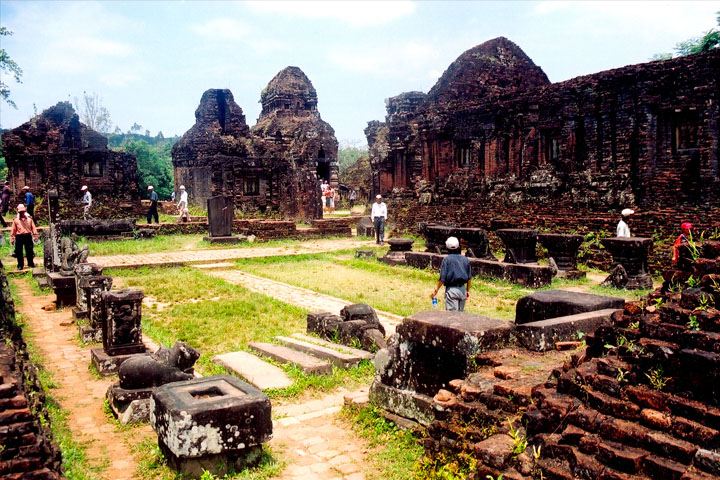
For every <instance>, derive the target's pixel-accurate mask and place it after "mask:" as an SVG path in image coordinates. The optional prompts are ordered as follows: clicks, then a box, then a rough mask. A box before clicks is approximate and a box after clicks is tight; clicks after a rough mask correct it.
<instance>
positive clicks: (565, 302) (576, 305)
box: [515, 290, 625, 325]
mask: <svg viewBox="0 0 720 480" xmlns="http://www.w3.org/2000/svg"><path fill="white" fill-rule="evenodd" d="M624 306H625V299H623V298H620V297H606V296H604V295H593V294H591V293H581V292H569V291H567V290H541V291H539V292H535V293H532V294H530V295H528V296H526V297H523V298H521V299H520V300H518V302H517V305H516V307H515V324H516V325H520V324H523V323H530V322H537V321H540V320H547V319H548V318H556V317H565V316H567V315H575V314H577V313H585V312H594V311H597V310H605V309H614V310H618V309H620V310H622V308H623V307H624Z"/></svg>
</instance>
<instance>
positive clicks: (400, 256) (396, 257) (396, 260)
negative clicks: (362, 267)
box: [378, 250, 407, 266]
mask: <svg viewBox="0 0 720 480" xmlns="http://www.w3.org/2000/svg"><path fill="white" fill-rule="evenodd" d="M406 253H407V252H399V251H393V250H390V251H389V252H387V253H386V254H385V255H383V256H382V257H380V258H379V259H378V260H380V261H381V262H383V263H386V264H388V265H391V266H395V265H407V260H405V254H406Z"/></svg>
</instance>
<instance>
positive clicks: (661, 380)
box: [645, 365, 670, 390]
mask: <svg viewBox="0 0 720 480" xmlns="http://www.w3.org/2000/svg"><path fill="white" fill-rule="evenodd" d="M645 376H646V377H647V378H648V380H650V385H652V387H653V388H654V389H655V390H662V389H663V388H665V385H667V382H668V381H669V380H670V379H669V378H668V377H663V368H662V366H661V365H658V366H657V368H653V369H652V370H650V373H646V374H645Z"/></svg>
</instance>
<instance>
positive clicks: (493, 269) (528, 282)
mask: <svg viewBox="0 0 720 480" xmlns="http://www.w3.org/2000/svg"><path fill="white" fill-rule="evenodd" d="M470 266H471V267H472V271H473V276H485V277H492V278H498V279H500V280H505V281H507V282H510V283H515V284H517V285H523V286H525V287H530V288H542V287H546V286H548V285H550V284H551V283H552V278H553V271H552V268H550V267H548V266H544V265H543V266H541V265H534V264H513V263H505V262H497V261H493V260H484V259H478V258H471V259H470Z"/></svg>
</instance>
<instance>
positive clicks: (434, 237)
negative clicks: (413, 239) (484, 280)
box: [418, 223, 494, 259]
mask: <svg viewBox="0 0 720 480" xmlns="http://www.w3.org/2000/svg"><path fill="white" fill-rule="evenodd" d="M418 230H419V232H420V234H421V235H422V236H423V237H425V248H426V251H427V252H432V253H438V254H446V253H448V250H447V248H446V247H445V241H446V240H447V239H448V237H456V238H457V239H458V240H460V241H461V244H464V245H465V246H466V248H467V251H466V255H467V256H468V257H474V258H487V259H494V258H493V257H492V254H491V253H490V242H489V240H488V238H487V233H485V230H483V229H482V228H474V227H456V226H453V225H439V224H433V223H420V224H418Z"/></svg>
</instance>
